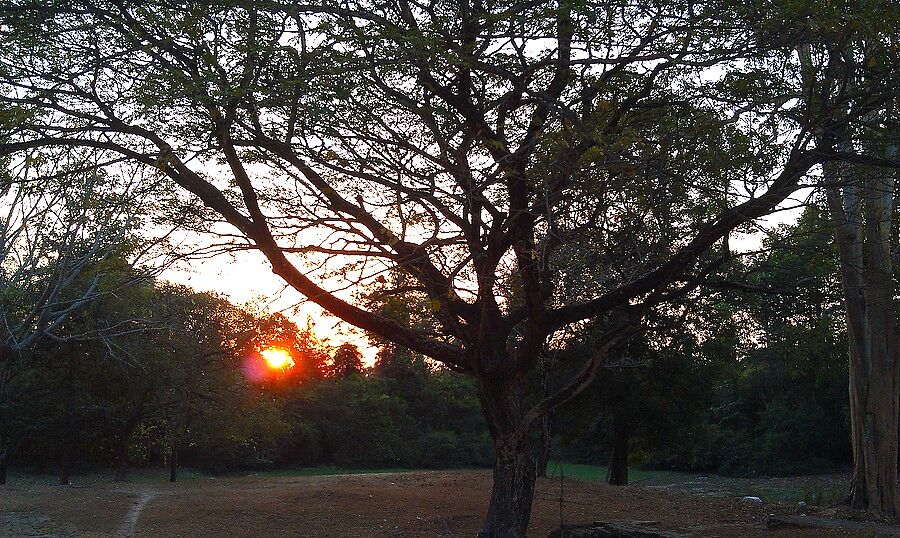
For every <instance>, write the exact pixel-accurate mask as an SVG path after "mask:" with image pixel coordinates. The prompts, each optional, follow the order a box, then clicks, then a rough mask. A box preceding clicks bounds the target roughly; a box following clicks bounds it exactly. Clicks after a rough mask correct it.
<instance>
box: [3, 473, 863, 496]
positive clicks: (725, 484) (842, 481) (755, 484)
mask: <svg viewBox="0 0 900 538" xmlns="http://www.w3.org/2000/svg"><path fill="white" fill-rule="evenodd" d="M410 472H425V471H423V470H421V469H408V468H400V467H383V468H369V469H352V468H341V467H326V466H322V467H302V468H290V469H278V470H271V471H252V472H239V473H227V474H209V473H203V472H200V471H196V470H192V469H182V470H180V471H179V474H178V481H179V482H192V481H196V480H224V479H229V478H241V477H258V478H266V477H271V478H291V477H314V476H335V475H367V474H387V473H410ZM606 473H607V468H606V467H605V466H602V465H586V464H573V463H563V464H560V463H559V462H551V463H550V464H549V465H548V466H547V476H548V477H551V478H554V479H559V477H560V474H562V476H563V478H564V479H565V480H567V481H568V480H582V481H590V482H605V481H606ZM628 475H629V481H630V483H631V485H634V486H642V487H647V488H651V489H672V490H678V491H686V492H689V493H695V494H700V495H708V496H712V497H759V498H760V499H762V500H763V501H764V502H767V503H769V502H788V503H800V502H803V503H805V504H807V505H812V506H826V505H829V504H832V503H835V502H837V501H839V500H841V499H842V498H843V497H844V496H845V495H846V493H847V480H848V479H849V477H848V476H846V475H843V474H834V475H821V476H805V477H787V478H733V477H724V476H718V475H706V474H702V473H684V472H676V471H653V470H645V469H635V468H632V469H629V473H628ZM168 476H169V475H168V470H167V469H162V468H138V469H134V470H132V471H130V472H129V475H128V482H129V483H131V484H162V483H166V482H168ZM111 477H112V473H111V472H110V471H97V470H90V471H87V472H81V473H75V474H73V476H72V484H74V485H76V486H78V485H85V486H89V485H96V484H103V483H106V482H109V481H110V479H111ZM57 480H58V478H57V477H56V476H54V475H50V474H45V473H37V472H34V471H30V470H24V469H13V470H12V471H11V473H10V480H9V481H10V484H12V485H17V484H18V485H41V484H43V485H48V484H49V485H52V484H56V482H57Z"/></svg>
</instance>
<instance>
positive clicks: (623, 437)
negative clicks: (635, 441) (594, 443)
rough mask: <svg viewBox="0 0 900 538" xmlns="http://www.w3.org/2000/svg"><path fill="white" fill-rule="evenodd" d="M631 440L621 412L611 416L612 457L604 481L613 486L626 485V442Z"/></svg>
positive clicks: (629, 428)
mask: <svg viewBox="0 0 900 538" xmlns="http://www.w3.org/2000/svg"><path fill="white" fill-rule="evenodd" d="M630 439H631V426H630V425H629V424H628V423H627V421H626V420H625V419H624V418H623V417H622V413H621V412H616V414H615V415H614V416H613V442H612V456H611V458H610V462H609V472H608V473H607V476H606V481H607V482H608V483H609V484H610V485H613V486H627V485H628V442H629V440H630Z"/></svg>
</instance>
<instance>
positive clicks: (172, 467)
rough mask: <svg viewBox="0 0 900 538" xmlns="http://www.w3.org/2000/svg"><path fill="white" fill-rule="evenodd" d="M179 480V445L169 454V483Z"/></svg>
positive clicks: (174, 445)
mask: <svg viewBox="0 0 900 538" xmlns="http://www.w3.org/2000/svg"><path fill="white" fill-rule="evenodd" d="M176 480H178V445H177V444H173V445H172V450H171V452H170V453H169V482H175V481H176Z"/></svg>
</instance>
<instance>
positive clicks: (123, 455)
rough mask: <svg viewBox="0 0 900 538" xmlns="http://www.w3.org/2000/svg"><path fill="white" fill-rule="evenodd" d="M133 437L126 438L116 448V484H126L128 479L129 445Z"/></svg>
mask: <svg viewBox="0 0 900 538" xmlns="http://www.w3.org/2000/svg"><path fill="white" fill-rule="evenodd" d="M130 440H131V435H130V434H129V435H127V436H124V438H123V439H121V440H120V441H119V445H118V446H117V447H116V477H115V481H116V482H125V481H126V480H127V479H128V444H129V442H130Z"/></svg>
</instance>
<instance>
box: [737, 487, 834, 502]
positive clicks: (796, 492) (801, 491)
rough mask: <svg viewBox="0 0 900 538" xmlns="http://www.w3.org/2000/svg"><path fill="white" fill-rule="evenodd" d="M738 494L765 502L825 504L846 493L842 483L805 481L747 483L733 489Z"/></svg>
mask: <svg viewBox="0 0 900 538" xmlns="http://www.w3.org/2000/svg"><path fill="white" fill-rule="evenodd" d="M735 494H736V495H739V496H747V495H751V496H754V497H759V498H760V499H762V500H763V501H765V502H789V503H797V502H804V503H806V504H808V505H810V506H827V505H829V504H833V503H836V502H838V501H840V500H841V499H842V498H844V497H845V496H846V494H847V488H846V486H845V485H843V484H833V483H828V482H820V481H813V482H805V483H803V484H798V485H766V484H747V485H746V487H744V488H738V489H736V490H735Z"/></svg>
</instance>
